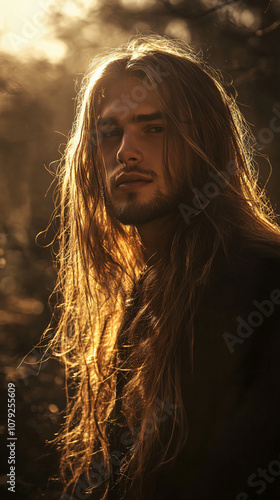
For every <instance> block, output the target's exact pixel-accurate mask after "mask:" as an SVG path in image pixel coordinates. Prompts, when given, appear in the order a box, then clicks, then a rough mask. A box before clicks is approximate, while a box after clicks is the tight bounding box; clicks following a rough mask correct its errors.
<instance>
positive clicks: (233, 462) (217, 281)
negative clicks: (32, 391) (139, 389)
mask: <svg viewBox="0 0 280 500" xmlns="http://www.w3.org/2000/svg"><path fill="white" fill-rule="evenodd" d="M182 355H183V356H184V353H182ZM184 366H185V369H184V373H182V387H183V395H184V406H185V410H186V414H187V419H188V439H187V442H186V445H185V447H184V449H183V450H182V451H181V453H180V455H179V456H178V457H177V458H176V460H175V462H174V463H173V465H172V466H170V465H169V466H164V467H163V468H162V469H161V470H160V471H159V475H158V477H157V481H156V487H155V488H153V486H152V484H151V491H153V493H152V494H151V498H153V500H173V499H176V500H206V499H207V500H212V499H213V500H253V499H257V498H260V499H261V500H276V499H277V500H279V499H280V257H279V256H276V253H273V252H272V251H269V250H266V251H260V250H253V249H249V248H247V249H240V251H239V252H237V253H236V252H234V253H232V254H231V257H230V258H229V259H225V257H223V258H221V257H219V258H218V259H216V261H214V265H213V268H212V271H211V275H210V279H209V282H208V285H207V287H206V289H205V291H204V293H203V296H202V299H201V302H200V305H199V307H198V310H197V312H196V316H195V323H194V362H193V374H192V373H191V370H190V368H189V361H188V357H187V355H186V362H185V364H184ZM115 446H116V444H115ZM113 498H118V496H117V493H116V492H115V493H114V494H113V492H111V493H109V495H108V500H111V499H113ZM135 500H137V499H135Z"/></svg>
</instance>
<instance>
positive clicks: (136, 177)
mask: <svg viewBox="0 0 280 500" xmlns="http://www.w3.org/2000/svg"><path fill="white" fill-rule="evenodd" d="M136 181H144V182H152V179H150V178H149V177H145V176H144V175H141V174H137V173H133V172H131V173H129V174H120V176H119V177H118V178H117V180H116V185H117V186H119V185H120V184H126V183H130V182H136Z"/></svg>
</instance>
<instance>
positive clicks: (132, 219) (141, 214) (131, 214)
mask: <svg viewBox="0 0 280 500" xmlns="http://www.w3.org/2000/svg"><path fill="white" fill-rule="evenodd" d="M179 200H180V195H179V193H175V192H173V193H170V194H169V195H164V194H163V193H161V191H160V190H159V189H157V191H156V193H155V195H154V197H153V199H152V200H150V201H148V202H144V201H142V202H141V201H139V200H138V195H137V192H136V193H135V192H128V193H127V194H126V203H125V204H123V205H120V204H114V203H113V202H112V200H111V199H110V198H109V196H108V193H107V192H106V194H105V206H106V208H107V211H108V213H109V215H110V216H111V218H114V219H117V220H118V221H119V222H120V223H121V224H124V225H135V226H137V225H141V224H146V223H148V222H152V221H154V220H156V219H160V218H162V217H164V216H166V215H171V214H172V213H174V214H176V212H178V204H179V203H180V201H179Z"/></svg>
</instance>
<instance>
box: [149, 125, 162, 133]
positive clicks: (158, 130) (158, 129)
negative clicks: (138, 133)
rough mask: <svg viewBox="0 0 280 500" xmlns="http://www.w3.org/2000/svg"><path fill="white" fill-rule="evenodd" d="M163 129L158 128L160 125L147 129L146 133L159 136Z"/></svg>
mask: <svg viewBox="0 0 280 500" xmlns="http://www.w3.org/2000/svg"><path fill="white" fill-rule="evenodd" d="M163 130H164V129H163V127H162V126H160V125H157V126H154V127H150V128H148V130H147V131H148V132H152V134H154V133H155V134H160V133H161V132H163Z"/></svg>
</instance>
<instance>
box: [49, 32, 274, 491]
mask: <svg viewBox="0 0 280 500" xmlns="http://www.w3.org/2000/svg"><path fill="white" fill-rule="evenodd" d="M251 144H252V141H251V137H250V135H249V133H248V129H247V128H246V125H245V123H244V121H243V119H242V116H241V115H240V112H239V111H238V108H237V106H236V104H235V102H234V99H233V98H232V97H230V96H228V95H227V94H226V92H225V90H224V89H223V87H222V85H221V82H220V80H219V78H218V76H217V74H216V73H215V72H214V71H212V70H211V69H210V68H209V67H208V66H207V65H206V64H205V63H204V62H203V61H202V60H201V58H199V57H198V56H196V55H195V54H194V53H193V52H192V50H191V49H190V48H189V46H187V45H186V44H184V43H183V42H178V41H176V42H175V41H172V40H170V39H168V38H165V37H160V36H156V35H153V36H141V35H138V36H135V37H133V38H132V39H131V40H130V42H129V43H128V44H126V45H124V46H122V47H120V48H118V49H115V50H113V51H112V52H111V53H109V54H108V53H107V54H106V55H105V56H103V57H100V58H96V59H95V60H94V62H93V64H92V66H91V68H90V71H89V73H88V74H87V75H86V77H85V79H84V83H83V86H82V90H81V93H80V97H79V101H78V113H77V119H76V121H75V125H74V128H73V131H72V135H71V138H70V140H69V143H68V146H67V150H66V153H65V157H64V161H63V163H62V168H61V171H60V175H61V181H60V184H59V189H60V195H61V203H60V210H61V212H60V220H61V228H60V232H59V241H60V252H59V255H58V259H59V262H60V268H59V276H58V285H57V290H58V291H59V292H60V293H61V296H60V301H59V308H58V311H59V312H60V317H59V324H58V327H57V332H56V335H55V337H54V340H53V344H54V347H55V348H56V352H57V353H58V355H60V356H62V358H63V359H64V362H65V365H66V375H67V380H68V382H69V383H70V382H72V384H73V389H72V391H73V392H72V396H71V398H69V406H68V408H67V415H66V423H65V426H64V428H63V430H62V432H61V435H60V437H59V440H60V443H61V447H62V450H63V453H62V460H61V473H62V477H63V479H64V480H65V484H66V487H65V490H64V492H66V493H65V495H64V498H73V499H74V498H107V499H112V498H125V499H130V498H137V499H142V498H143V499H161V500H163V499H173V498H176V499H190V500H192V499H196V500H197V499H199V500H203V499H206V498H207V499H212V498H213V499H215V500H217V499H223V500H224V499H237V500H245V499H251V498H256V495H257V498H258V495H261V494H262V497H261V498H262V499H264V498H266V499H268V498H269V499H270V500H272V499H274V498H278V496H277V495H279V491H280V486H279V485H280V478H279V477H278V476H280V455H279V454H280V433H279V422H280V416H279V410H280V391H279V378H278V377H279V371H280V368H279V366H280V364H279V359H278V356H279V355H278V352H279V350H278V349H279V319H280V307H279V305H280V260H279V252H280V230H279V227H278V225H277V224H276V221H275V217H274V215H273V212H272V210H271V209H270V206H269V203H268V201H267V200H266V199H265V197H264V194H263V193H262V192H261V191H260V189H259V188H258V186H257V183H256V173H255V170H254V168H253V160H252V146H251ZM72 378H73V381H72V380H71V379H72Z"/></svg>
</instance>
